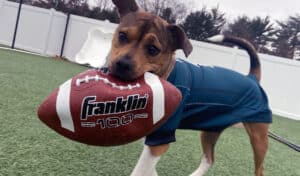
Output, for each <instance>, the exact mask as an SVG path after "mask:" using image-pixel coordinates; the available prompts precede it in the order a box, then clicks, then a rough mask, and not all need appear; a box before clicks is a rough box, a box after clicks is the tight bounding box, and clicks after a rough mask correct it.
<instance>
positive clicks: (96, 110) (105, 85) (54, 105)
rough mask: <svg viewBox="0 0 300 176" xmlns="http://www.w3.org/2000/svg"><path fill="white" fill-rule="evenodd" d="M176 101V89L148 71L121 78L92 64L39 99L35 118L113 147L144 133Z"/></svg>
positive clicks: (62, 131) (68, 134)
mask: <svg viewBox="0 0 300 176" xmlns="http://www.w3.org/2000/svg"><path fill="white" fill-rule="evenodd" d="M180 102H181V93H180V91H179V90H178V89H177V88H176V87H174V86H173V85H172V84H170V83H169V82H167V81H165V80H163V79H161V78H159V77H157V76H156V75H154V74H151V73H145V74H144V75H143V76H142V77H140V78H139V79H137V80H135V81H132V82H124V81H121V80H119V79H117V78H115V77H113V76H111V75H110V74H109V73H107V72H105V71H101V70H95V69H93V70H88V71H85V72H83V73H81V74H78V75H76V76H74V77H73V78H71V79H70V80H68V81H66V82H65V83H63V84H62V85H60V86H59V87H58V88H57V89H55V90H54V91H53V92H52V93H51V94H50V95H49V96H48V97H47V98H46V100H44V102H42V103H41V105H40V107H39V108H38V117H39V119H40V120H41V121H42V122H44V123H45V124H46V125H47V126H49V127H50V128H52V129H53V130H55V131H56V132H58V133H59V134H61V135H63V136H65V137H67V138H69V139H72V140H75V141H78V142H81V143H85V144H89V145H97V146H114V145H122V144H126V143H129V142H132V141H135V140H137V139H140V138H142V137H144V136H146V135H148V134H149V133H151V132H152V131H153V130H155V129H156V128H158V127H159V126H160V125H161V124H162V123H164V122H165V121H166V120H167V119H168V118H169V117H170V116H171V115H172V113H174V112H175V111H176V109H177V107H178V105H179V104H180Z"/></svg>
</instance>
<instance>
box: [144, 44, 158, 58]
mask: <svg viewBox="0 0 300 176" xmlns="http://www.w3.org/2000/svg"><path fill="white" fill-rule="evenodd" d="M147 53H148V54H149V55H150V56H156V55H158V54H159V53H160V50H159V49H158V48H157V47H156V46H154V45H148V46H147Z"/></svg>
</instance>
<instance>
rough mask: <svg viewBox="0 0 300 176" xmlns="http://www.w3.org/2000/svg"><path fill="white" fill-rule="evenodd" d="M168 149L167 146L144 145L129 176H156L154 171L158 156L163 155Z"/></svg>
mask: <svg viewBox="0 0 300 176" xmlns="http://www.w3.org/2000/svg"><path fill="white" fill-rule="evenodd" d="M168 148H169V145H168V144H166V145H160V146H154V147H149V146H147V145H144V149H143V152H142V154H141V156H140V159H139V160H138V163H137V164H136V166H135V168H134V170H133V171H132V173H131V176H157V172H156V169H155V166H156V164H157V163H158V161H159V159H160V156H161V155H162V154H163V153H165V152H166V151H167V150H168Z"/></svg>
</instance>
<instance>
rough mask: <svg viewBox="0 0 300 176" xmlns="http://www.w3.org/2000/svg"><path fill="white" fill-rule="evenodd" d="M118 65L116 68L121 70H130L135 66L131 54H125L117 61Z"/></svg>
mask: <svg viewBox="0 0 300 176" xmlns="http://www.w3.org/2000/svg"><path fill="white" fill-rule="evenodd" d="M116 67H117V68H116V69H117V70H118V71H121V72H123V71H130V70H132V68H133V63H132V60H131V59H130V57H129V56H125V57H123V58H122V59H120V60H119V61H117V63H116Z"/></svg>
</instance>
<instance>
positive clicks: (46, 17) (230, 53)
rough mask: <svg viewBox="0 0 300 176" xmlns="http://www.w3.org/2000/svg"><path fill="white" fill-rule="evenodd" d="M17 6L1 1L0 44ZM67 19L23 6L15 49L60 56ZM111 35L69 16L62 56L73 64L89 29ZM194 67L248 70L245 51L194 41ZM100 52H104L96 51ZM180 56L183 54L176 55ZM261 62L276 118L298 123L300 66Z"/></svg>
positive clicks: (7, 37)
mask: <svg viewBox="0 0 300 176" xmlns="http://www.w3.org/2000/svg"><path fill="white" fill-rule="evenodd" d="M17 9H18V4H16V3H12V2H8V1H5V0H0V25H1V27H0V44H5V45H10V44H11V42H12V38H13V32H14V27H15V21H16V15H17ZM65 23H66V15H65V14H63V13H60V12H56V11H54V10H45V9H40V8H36V7H31V6H27V5H23V9H22V15H21V18H20V24H19V31H18V35H17V40H16V47H18V48H20V49H26V50H29V51H33V52H38V53H41V54H43V55H50V56H55V55H60V50H61V45H62V40H63V34H64V29H65ZM95 27H97V28H101V30H103V31H105V32H108V33H112V32H113V31H114V29H115V27H116V25H115V24H111V23H107V22H101V21H98V20H92V19H88V18H82V17H78V16H74V15H72V16H71V18H70V25H69V29H68V35H67V38H66V43H65V51H64V56H65V57H66V58H67V59H69V60H71V61H73V62H74V58H75V55H76V54H77V53H78V51H79V50H80V48H81V47H82V45H83V43H84V41H85V39H86V38H87V33H88V31H89V30H90V29H91V28H95ZM193 46H194V51H193V53H192V54H191V56H190V57H189V60H190V61H192V62H193V63H198V64H203V65H219V66H223V67H227V68H230V69H234V70H236V71H239V72H241V73H245V74H246V73H247V72H248V70H249V59H248V55H247V54H246V52H245V51H242V50H238V49H234V48H227V47H222V46H217V45H212V44H207V43H203V42H196V41H193ZM99 52H107V50H105V49H101V48H100V49H99ZM177 55H178V56H182V57H183V54H182V52H178V54H177ZM260 57H261V60H262V71H263V76H262V86H263V87H264V89H265V90H266V92H267V94H268V96H269V99H270V105H271V107H272V110H273V112H274V113H275V114H278V115H282V116H284V117H288V118H292V119H297V120H300V81H299V79H300V62H297V61H293V60H288V59H284V58H279V57H275V56H269V55H263V54H261V55H260Z"/></svg>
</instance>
